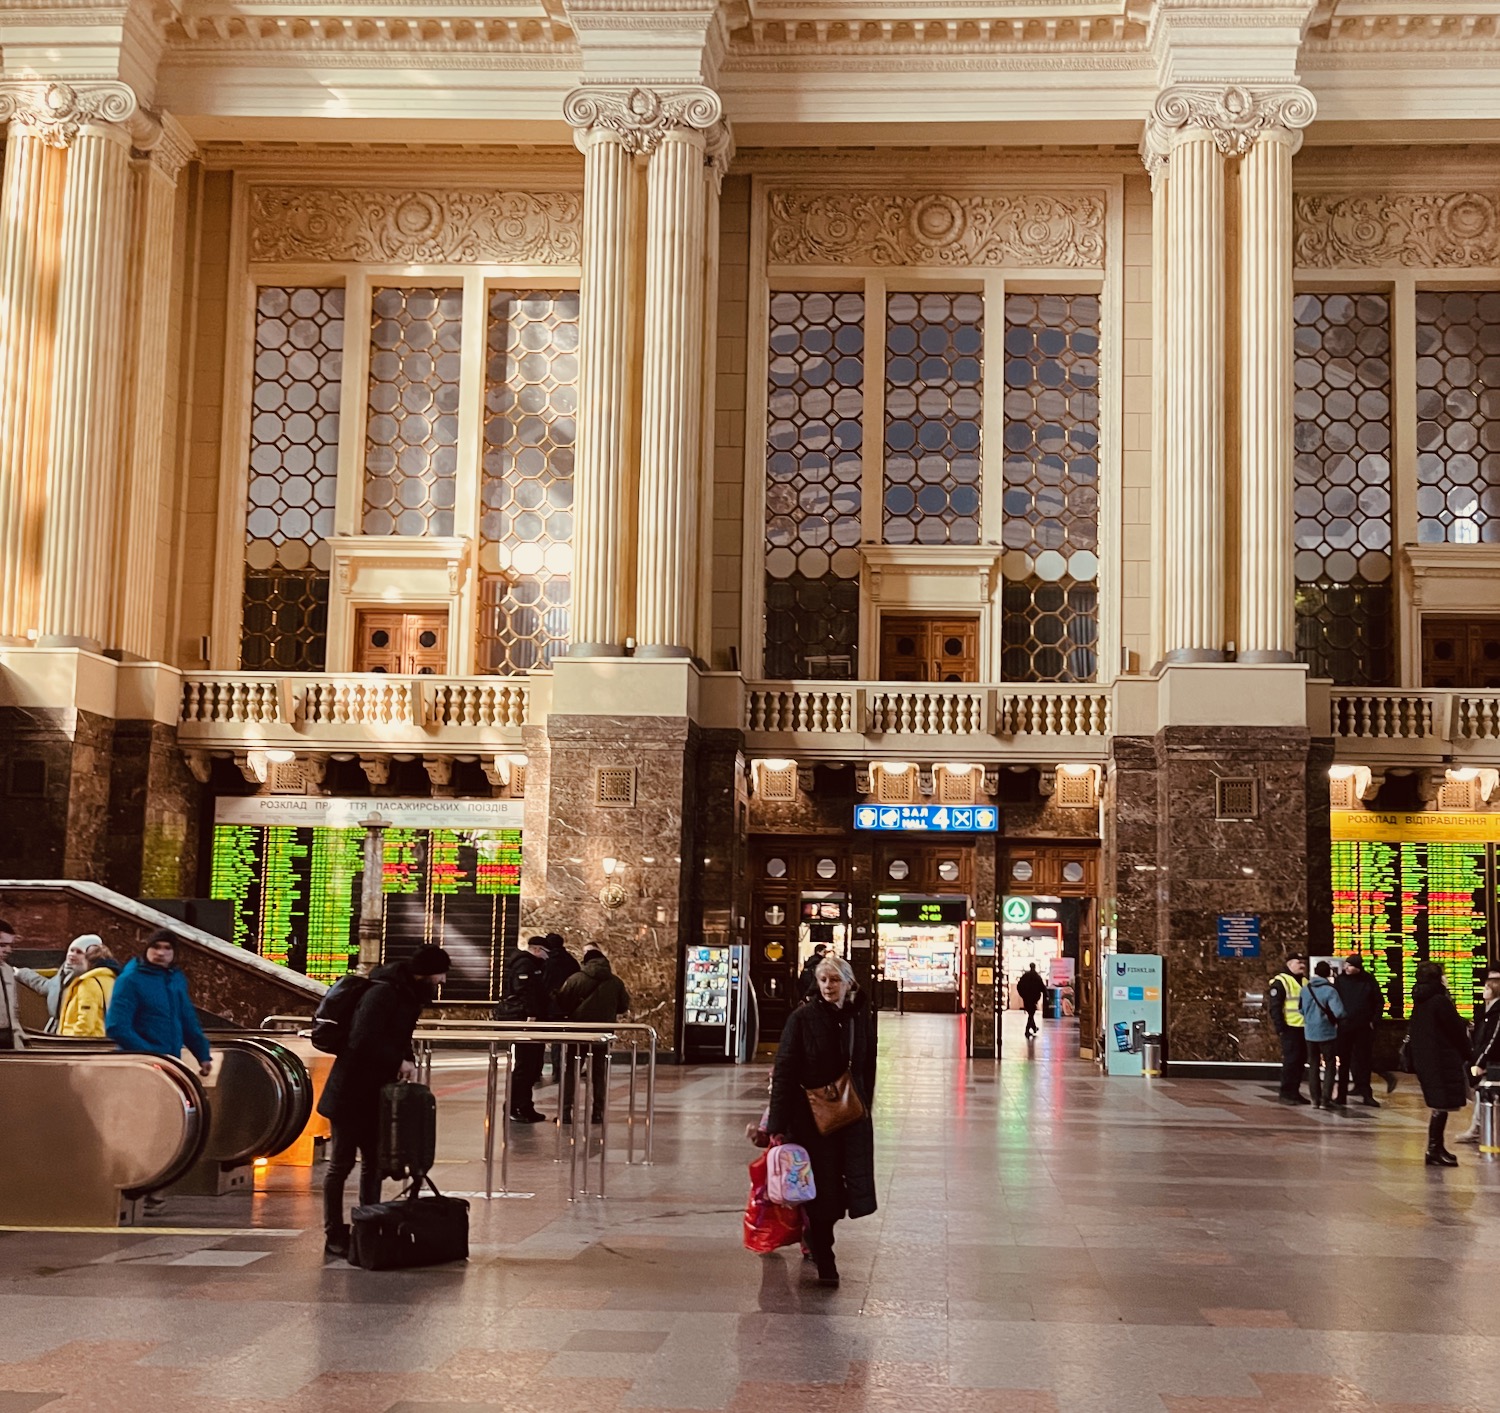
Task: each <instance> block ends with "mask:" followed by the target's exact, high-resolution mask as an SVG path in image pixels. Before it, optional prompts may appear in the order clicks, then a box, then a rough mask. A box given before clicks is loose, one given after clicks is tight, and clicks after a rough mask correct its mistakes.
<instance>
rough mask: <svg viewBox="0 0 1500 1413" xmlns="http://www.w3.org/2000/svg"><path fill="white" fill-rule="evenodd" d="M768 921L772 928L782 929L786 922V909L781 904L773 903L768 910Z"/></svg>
mask: <svg viewBox="0 0 1500 1413" xmlns="http://www.w3.org/2000/svg"><path fill="white" fill-rule="evenodd" d="M766 921H767V922H768V923H770V924H771V926H772V927H780V926H781V924H782V923H784V922H785V921H786V909H785V908H784V907H782V906H781V904H780V903H772V904H771V906H770V907H769V908H767V909H766Z"/></svg>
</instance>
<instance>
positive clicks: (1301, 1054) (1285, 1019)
mask: <svg viewBox="0 0 1500 1413" xmlns="http://www.w3.org/2000/svg"><path fill="white" fill-rule="evenodd" d="M1306 985H1307V958H1306V957H1304V956H1302V954H1301V953H1296V954H1294V955H1292V956H1290V957H1288V958H1287V959H1286V970H1285V971H1282V972H1278V973H1277V974H1276V975H1275V976H1273V977H1272V978H1271V984H1270V985H1269V986H1268V987H1267V988H1266V1003H1267V1006H1268V1007H1269V1009H1270V1012H1271V1025H1272V1026H1273V1027H1274V1028H1275V1031H1276V1038H1277V1039H1278V1040H1280V1041H1281V1092H1280V1093H1279V1094H1278V1095H1277V1096H1276V1098H1277V1099H1278V1101H1280V1102H1281V1103H1283V1104H1310V1103H1312V1100H1310V1099H1308V1098H1307V1097H1305V1096H1304V1095H1303V1093H1302V1076H1303V1075H1304V1074H1305V1073H1306V1071H1307V1032H1306V1030H1305V1029H1304V1028H1303V1019H1302V1006H1301V997H1302V988H1303V987H1304V986H1306Z"/></svg>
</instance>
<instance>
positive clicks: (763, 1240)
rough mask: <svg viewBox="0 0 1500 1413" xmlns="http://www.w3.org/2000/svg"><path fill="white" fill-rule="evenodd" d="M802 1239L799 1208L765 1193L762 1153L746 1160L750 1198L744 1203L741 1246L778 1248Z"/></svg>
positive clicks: (769, 1249)
mask: <svg viewBox="0 0 1500 1413" xmlns="http://www.w3.org/2000/svg"><path fill="white" fill-rule="evenodd" d="M801 1240H802V1208H800V1207H783V1206H782V1205H781V1204H780V1203H779V1202H772V1201H771V1199H770V1198H769V1197H767V1196H766V1155H765V1154H764V1153H762V1154H760V1155H759V1156H758V1157H757V1158H756V1160H755V1161H754V1162H753V1163H751V1164H750V1200H749V1201H748V1202H746V1203H745V1249H746V1250H747V1251H759V1252H760V1253H762V1254H765V1253H766V1252H768V1251H776V1250H779V1249H780V1248H781V1247H783V1246H790V1245H792V1243H793V1242H797V1241H801Z"/></svg>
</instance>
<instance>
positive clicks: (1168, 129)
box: [1141, 83, 1318, 179]
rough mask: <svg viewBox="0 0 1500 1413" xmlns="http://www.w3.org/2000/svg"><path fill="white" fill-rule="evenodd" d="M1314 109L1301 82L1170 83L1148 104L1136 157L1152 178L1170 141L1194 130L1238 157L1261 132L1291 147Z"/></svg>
mask: <svg viewBox="0 0 1500 1413" xmlns="http://www.w3.org/2000/svg"><path fill="white" fill-rule="evenodd" d="M1317 111H1318V104H1317V100H1316V99H1315V98H1314V97H1313V96H1312V94H1311V93H1309V92H1308V90H1307V89H1305V88H1303V87H1302V86H1301V85H1300V84H1294V83H1281V84H1274V85H1266V86H1264V87H1256V88H1247V87H1245V86H1244V85H1242V84H1236V83H1230V84H1186V83H1183V84H1173V85H1172V86H1171V87H1169V88H1164V89H1163V90H1162V91H1161V92H1160V93H1159V94H1158V95H1157V97H1156V102H1155V103H1153V104H1152V105H1151V114H1150V116H1149V117H1148V118H1147V119H1146V132H1145V136H1144V137H1143V138H1142V140H1141V160H1142V161H1143V162H1144V163H1145V166H1146V170H1147V171H1148V172H1150V173H1151V175H1152V177H1153V179H1154V178H1155V177H1157V176H1158V175H1160V173H1161V170H1162V169H1163V167H1164V166H1165V165H1166V163H1167V162H1168V161H1169V160H1170V157H1171V151H1172V147H1173V146H1174V145H1175V144H1176V143H1177V142H1178V141H1179V140H1180V139H1181V138H1183V137H1184V136H1186V135H1188V134H1190V133H1192V132H1195V131H1197V132H1206V133H1208V135H1209V136H1210V137H1212V138H1213V140H1214V144H1215V146H1217V147H1218V149H1219V151H1220V152H1222V153H1223V154H1224V156H1226V157H1243V156H1244V155H1245V153H1246V152H1248V151H1249V150H1250V148H1251V147H1253V146H1254V145H1255V143H1256V141H1257V139H1259V138H1261V137H1268V138H1272V139H1273V140H1282V141H1290V142H1292V143H1293V145H1294V149H1293V150H1295V148H1296V146H1300V144H1301V140H1302V129H1303V128H1305V127H1306V126H1307V125H1308V124H1309V123H1310V122H1312V120H1313V118H1314V117H1315V116H1316V114H1317Z"/></svg>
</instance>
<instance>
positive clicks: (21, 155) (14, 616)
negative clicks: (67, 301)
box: [0, 121, 64, 643]
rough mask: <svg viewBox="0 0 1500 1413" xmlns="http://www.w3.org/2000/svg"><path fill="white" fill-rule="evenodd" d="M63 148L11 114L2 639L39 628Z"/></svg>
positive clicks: (4, 194) (0, 272) (1, 356)
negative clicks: (48, 416)
mask: <svg viewBox="0 0 1500 1413" xmlns="http://www.w3.org/2000/svg"><path fill="white" fill-rule="evenodd" d="M63 161H64V159H63V154H62V152H61V151H60V150H59V149H58V148H57V147H55V146H54V145H52V144H50V143H49V142H48V141H47V139H46V136H45V134H44V133H43V132H42V131H41V130H39V129H37V128H34V127H31V126H29V125H28V124H26V123H24V122H21V121H15V122H12V123H11V125H10V130H9V132H8V134H7V137H6V142H5V170H4V177H3V184H0V311H3V313H4V318H0V643H24V642H25V641H26V633H27V631H28V630H30V629H34V628H35V627H36V608H37V588H38V580H39V578H40V574H41V551H42V524H43V518H44V513H45V512H44V507H45V504H46V498H45V480H46V444H47V443H46V431H47V389H48V386H49V376H48V375H49V371H50V367H51V356H52V314H53V308H54V304H55V301H56V298H57V265H56V245H57V238H58V226H59V222H60V219H61V214H62V199H61V182H62V174H63Z"/></svg>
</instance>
